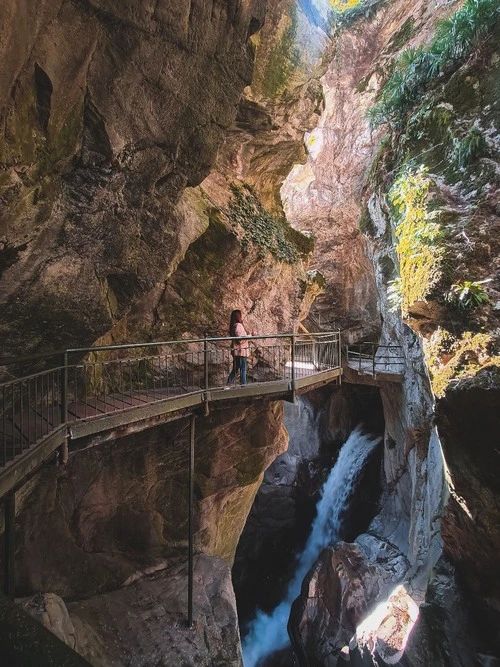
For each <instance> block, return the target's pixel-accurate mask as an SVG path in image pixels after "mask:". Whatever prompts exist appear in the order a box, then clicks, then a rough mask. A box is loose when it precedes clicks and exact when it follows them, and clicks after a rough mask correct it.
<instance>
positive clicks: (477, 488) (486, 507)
mask: <svg viewBox="0 0 500 667" xmlns="http://www.w3.org/2000/svg"><path fill="white" fill-rule="evenodd" d="M499 404H500V383H499V369H498V368H496V367H491V368H489V369H484V370H482V371H480V372H479V373H478V374H477V376H476V377H475V378H473V379H471V380H463V381H461V382H459V383H458V384H456V385H455V386H454V387H453V388H450V389H449V390H448V391H447V393H446V395H445V397H444V398H443V399H441V400H440V401H439V403H438V409H437V420H438V428H439V433H440V435H441V440H442V443H443V448H444V453H445V456H446V460H447V462H448V467H449V475H450V491H451V498H450V502H449V503H448V505H447V508H446V512H445V514H444V517H443V520H442V528H441V530H442V533H443V540H444V550H445V553H446V554H447V556H448V558H449V559H450V560H451V561H452V563H453V564H454V565H455V567H456V570H457V572H458V574H459V576H460V578H461V581H462V582H463V585H464V587H465V588H466V590H468V592H469V594H470V595H471V596H472V600H473V605H474V606H475V607H476V613H477V616H478V618H480V619H481V625H482V626H483V627H484V628H485V631H486V634H487V635H488V639H489V642H490V646H491V647H492V648H494V649H495V650H496V652H498V653H500V635H499V632H498V629H499V627H500V616H499V611H498V608H499V604H500V574H499V568H498V554H499V550H500V528H499V527H500V484H499V479H500V465H499V464H498V432H499V429H500V421H499V411H498V406H499Z"/></svg>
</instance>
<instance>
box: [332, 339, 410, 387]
mask: <svg viewBox="0 0 500 667" xmlns="http://www.w3.org/2000/svg"><path fill="white" fill-rule="evenodd" d="M344 359H345V364H344V378H345V380H346V382H351V383H354V384H371V385H375V386H380V384H381V383H382V382H396V383H400V382H402V381H403V376H404V369H405V364H406V361H405V358H404V355H403V349H402V347H401V346H400V345H379V344H378V343H368V342H367V343H358V344H357V345H351V346H348V347H346V348H345V355H344Z"/></svg>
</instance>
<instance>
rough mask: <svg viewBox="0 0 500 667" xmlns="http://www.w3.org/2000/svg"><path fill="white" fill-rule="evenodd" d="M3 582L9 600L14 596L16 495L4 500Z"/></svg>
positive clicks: (12, 494)
mask: <svg viewBox="0 0 500 667" xmlns="http://www.w3.org/2000/svg"><path fill="white" fill-rule="evenodd" d="M3 506H4V515H5V516H4V521H5V527H4V534H3V539H4V580H3V590H4V593H5V595H6V596H7V597H8V598H9V600H14V596H15V587H16V579H15V570H14V559H15V555H16V544H15V528H16V494H15V492H12V493H9V494H8V495H7V496H5V499H4V505H3Z"/></svg>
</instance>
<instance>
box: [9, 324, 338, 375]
mask: <svg viewBox="0 0 500 667" xmlns="http://www.w3.org/2000/svg"><path fill="white" fill-rule="evenodd" d="M332 334H338V335H340V330H335V331H318V332H308V333H297V332H290V333H282V334H262V335H258V336H246V337H245V338H249V339H253V340H261V339H262V340H264V339H272V338H290V336H331V335H332ZM231 340H239V338H238V337H237V336H214V337H203V338H186V339H181V340H157V341H150V342H148V343H122V344H117V345H97V346H95V347H73V348H65V349H60V350H56V351H53V352H37V353H34V354H26V355H23V356H20V357H4V358H0V366H9V365H11V364H21V363H25V362H26V361H38V360H40V359H49V358H50V357H56V356H59V357H62V356H64V355H65V354H84V353H91V352H105V351H111V350H133V349H136V348H145V347H161V346H164V345H177V344H179V343H182V344H186V345H190V344H192V343H203V342H204V341H207V342H208V343H211V342H220V341H231Z"/></svg>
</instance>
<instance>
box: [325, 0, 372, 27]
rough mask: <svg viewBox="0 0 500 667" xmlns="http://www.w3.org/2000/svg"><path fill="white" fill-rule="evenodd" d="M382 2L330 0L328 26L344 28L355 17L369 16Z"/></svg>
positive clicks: (352, 21)
mask: <svg viewBox="0 0 500 667" xmlns="http://www.w3.org/2000/svg"><path fill="white" fill-rule="evenodd" d="M380 4H382V0H371V2H369V1H368V0H330V5H331V8H332V12H331V14H330V21H329V22H330V28H331V29H332V30H333V31H334V32H335V30H340V29H342V28H346V27H348V26H349V25H351V24H352V23H354V21H356V20H357V19H359V18H361V17H363V18H365V19H367V18H369V17H370V16H371V14H373V12H374V11H375V10H376V9H377V7H378V6H379V5H380Z"/></svg>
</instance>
